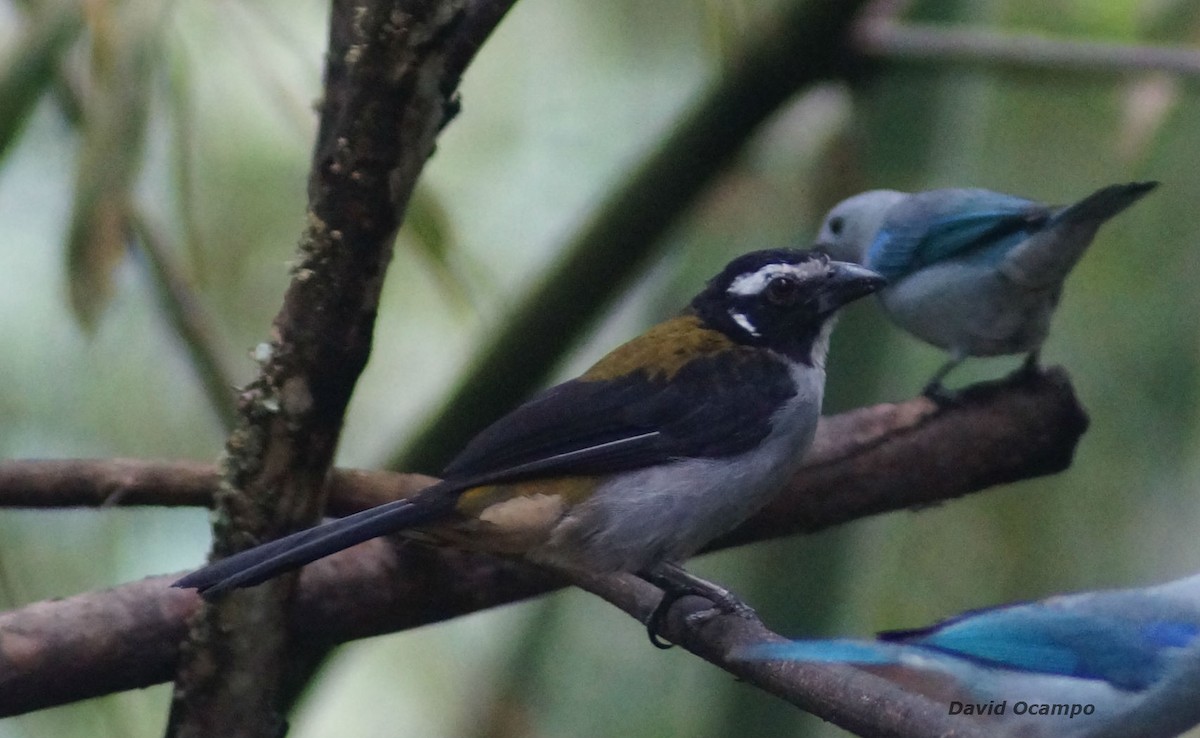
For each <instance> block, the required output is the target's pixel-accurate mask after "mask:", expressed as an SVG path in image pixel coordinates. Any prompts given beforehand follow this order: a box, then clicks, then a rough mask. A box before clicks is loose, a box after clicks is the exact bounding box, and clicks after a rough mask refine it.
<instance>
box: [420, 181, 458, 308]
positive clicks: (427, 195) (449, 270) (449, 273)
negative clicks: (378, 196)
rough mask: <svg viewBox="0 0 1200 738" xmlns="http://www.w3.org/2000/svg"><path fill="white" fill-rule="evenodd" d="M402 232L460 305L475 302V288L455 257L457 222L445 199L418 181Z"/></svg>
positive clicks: (448, 295)
mask: <svg viewBox="0 0 1200 738" xmlns="http://www.w3.org/2000/svg"><path fill="white" fill-rule="evenodd" d="M402 234H403V235H404V236H407V237H408V240H409V242H410V243H411V244H412V245H413V246H414V247H415V248H416V251H417V253H418V254H420V255H421V256H422V257H423V258H424V259H425V261H426V263H427V264H428V265H429V267H430V269H431V270H432V271H433V275H434V277H435V278H436V279H437V280H438V283H439V285H440V286H441V287H442V289H443V290H444V291H445V293H446V296H447V297H448V298H449V299H451V300H453V301H454V302H455V303H457V304H459V305H460V306H467V305H470V304H472V302H473V300H472V297H471V295H472V291H471V289H470V285H468V284H467V281H466V279H465V278H464V277H463V276H462V274H461V273H460V272H459V271H458V269H457V267H456V266H455V264H454V261H453V259H452V258H451V257H452V255H453V254H454V251H455V240H454V233H453V225H452V223H451V218H450V214H449V213H448V212H447V211H446V208H445V207H444V206H443V205H442V201H441V199H440V198H439V197H438V196H437V195H436V194H434V193H433V191H432V190H430V189H429V187H428V186H425V185H422V184H418V185H417V189H416V191H415V192H413V196H412V199H411V200H409V203H408V209H407V210H406V212H405V214H404V226H403V230H402Z"/></svg>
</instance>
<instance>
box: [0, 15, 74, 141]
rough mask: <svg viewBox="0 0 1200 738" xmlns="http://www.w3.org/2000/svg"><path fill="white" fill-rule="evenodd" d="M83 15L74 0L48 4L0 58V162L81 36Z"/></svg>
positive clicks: (31, 19)
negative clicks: (3, 56)
mask: <svg viewBox="0 0 1200 738" xmlns="http://www.w3.org/2000/svg"><path fill="white" fill-rule="evenodd" d="M82 27H83V17H82V15H81V14H80V9H79V7H78V6H77V5H76V4H75V3H73V2H59V3H52V4H49V5H47V6H46V7H45V8H44V9H43V10H42V11H41V12H39V13H37V14H35V15H34V17H32V18H30V20H29V24H28V27H27V28H26V29H25V33H24V34H23V35H22V36H21V38H20V39H19V40H18V41H17V43H16V45H15V46H14V47H13V48H12V49H11V50H10V53H9V54H7V55H6V58H5V59H4V60H3V61H0V100H3V101H4V105H3V106H2V107H0V161H2V160H3V158H4V154H5V153H6V152H7V151H8V147H9V146H10V145H11V144H12V142H13V141H15V140H16V138H17V135H18V134H19V133H20V132H21V128H22V126H24V124H25V120H26V119H27V118H28V117H29V114H30V113H31V112H32V111H33V107H34V105H36V104H37V101H38V100H39V99H41V97H42V95H43V94H44V93H45V92H46V90H47V88H48V87H50V86H51V85H52V84H53V82H54V78H55V67H56V66H57V64H58V61H59V59H60V58H61V57H62V55H63V54H64V52H65V51H66V50H67V48H68V47H70V45H71V44H72V43H73V42H74V41H75V39H76V38H77V37H78V36H79V32H80V29H82Z"/></svg>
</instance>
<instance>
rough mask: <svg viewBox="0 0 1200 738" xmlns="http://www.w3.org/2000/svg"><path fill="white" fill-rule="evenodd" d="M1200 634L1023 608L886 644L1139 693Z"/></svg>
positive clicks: (1175, 624)
mask: <svg viewBox="0 0 1200 738" xmlns="http://www.w3.org/2000/svg"><path fill="white" fill-rule="evenodd" d="M1198 634H1200V628H1198V627H1197V625H1196V624H1195V623H1191V622H1179V621H1153V622H1138V621H1132V620H1128V619H1124V618H1118V617H1115V616H1102V615H1096V614H1084V613H1078V612H1072V611H1069V610H1061V609H1054V608H1048V607H1045V606H1041V605H1022V606H1017V607H1006V608H1000V609H996V610H989V611H982V612H977V613H973V614H969V615H968V616H965V617H961V618H956V619H954V620H950V621H947V622H945V623H942V624H940V625H937V626H933V627H931V628H926V629H923V630H917V631H904V632H892V633H885V634H881V636H880V637H881V638H883V639H884V640H886V641H889V642H893V643H903V644H907V645H911V646H918V647H922V648H929V649H932V650H935V651H940V652H942V653H946V654H950V655H954V656H958V657H961V658H966V659H969V660H972V661H976V662H978V663H981V664H986V665H990V666H999V667H1004V668H1009V669H1019V670H1024V671H1031V672H1037V673H1042V674H1058V675H1061V676H1071V677H1078V678H1084V679H1102V680H1104V681H1106V682H1108V683H1110V684H1112V685H1113V686H1115V687H1118V688H1121V689H1127V690H1138V689H1144V688H1146V687H1147V686H1149V685H1151V684H1153V683H1154V682H1155V681H1157V680H1158V679H1159V678H1161V677H1162V675H1163V673H1164V671H1165V669H1166V667H1167V664H1168V660H1169V655H1168V653H1167V652H1166V651H1165V649H1168V648H1172V647H1175V648H1178V647H1183V646H1186V645H1188V644H1190V643H1191V642H1192V641H1193V640H1194V639H1195V638H1196V636H1197V635H1198Z"/></svg>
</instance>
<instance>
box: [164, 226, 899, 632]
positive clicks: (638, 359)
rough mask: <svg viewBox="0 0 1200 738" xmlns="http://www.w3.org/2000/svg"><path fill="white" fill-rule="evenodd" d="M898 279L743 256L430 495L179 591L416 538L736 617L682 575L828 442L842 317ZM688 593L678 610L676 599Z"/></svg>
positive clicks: (493, 430) (462, 460) (496, 434)
mask: <svg viewBox="0 0 1200 738" xmlns="http://www.w3.org/2000/svg"><path fill="white" fill-rule="evenodd" d="M883 282H884V280H883V279H882V278H881V277H880V276H879V275H877V274H875V273H874V272H872V271H869V270H867V269H865V268H863V267H861V266H858V265H855V264H843V263H839V262H836V261H830V260H829V259H828V257H826V256H824V255H821V254H813V253H811V252H807V251H799V250H775V251H758V252H754V253H750V254H746V255H744V256H742V257H739V258H737V259H735V260H733V262H731V263H730V264H729V265H728V266H726V267H725V269H724V271H722V272H721V273H720V274H718V275H717V276H716V277H714V278H713V279H712V280H711V281H709V283H708V286H707V287H706V288H705V289H704V291H703V292H701V293H700V294H699V295H697V296H696V298H695V299H694V300H692V302H691V305H690V306H689V308H688V309H687V310H685V311H684V312H683V314H682V315H680V316H679V317H676V318H673V319H671V320H668V321H666V322H664V323H660V324H659V325H656V326H654V327H653V328H651V329H650V330H649V331H647V332H646V333H644V334H643V335H641V336H639V337H638V338H635V339H633V340H632V341H630V342H628V343H626V344H625V345H623V346H621V347H619V348H617V349H616V350H615V351H613V352H612V353H610V354H608V355H607V356H605V357H604V358H603V359H601V360H600V361H599V362H598V363H597V364H596V365H595V366H593V367H592V368H591V369H589V370H588V371H587V372H585V373H584V374H583V375H582V376H580V377H578V378H577V379H573V380H571V381H568V382H564V383H563V384H560V385H558V386H555V387H551V388H550V389H548V390H545V391H544V392H542V393H541V394H539V395H537V396H535V397H534V398H533V399H531V400H529V401H528V402H526V403H525V404H523V405H521V406H520V407H518V408H516V409H515V410H513V411H512V412H511V413H509V414H508V415H506V416H504V417H503V418H501V419H500V420H498V421H496V422H495V423H493V424H492V425H491V426H489V427H488V428H486V429H485V430H484V431H483V432H481V433H480V434H479V435H478V436H476V437H475V438H474V440H472V441H471V442H470V443H469V444H467V446H466V448H465V449H463V451H462V453H460V454H459V455H458V457H457V458H455V459H454V460H453V461H452V462H451V463H450V465H449V466H447V467H446V469H445V472H444V478H443V481H441V482H439V483H437V484H434V485H432V486H430V487H428V488H426V489H425V490H422V491H421V492H420V493H418V494H417V495H416V496H414V497H412V498H410V499H406V500H399V501H396V502H391V503H388V504H385V505H381V506H379V507H376V508H372V509H370V510H366V511H363V512H361V513H358V514H355V515H351V516H349V517H346V518H342V519H340V520H336V521H333V522H328V523H325V524H323V525H319V526H317V527H314V528H311V529H309V530H304V531H300V532H298V533H294V534H292V535H289V536H286V537H284V538H281V539H278V540H275V541H272V542H269V543H265V544H263V545H260V546H257V547H255V548H251V549H249V550H246V551H243V552H241V553H238V554H235V555H233V556H230V557H229V558H226V559H222V560H220V561H217V562H215V563H212V564H210V565H209V566H207V567H205V568H203V569H200V570H199V571H196V572H194V573H192V574H189V575H188V576H185V577H184V578H183V579H181V580H179V581H178V582H177V583H176V586H179V587H194V588H196V589H198V590H199V591H200V592H201V593H202V594H204V595H205V596H206V597H212V596H214V595H216V594H218V593H221V592H225V591H227V590H230V589H233V588H236V587H246V586H250V585H253V584H258V583H260V582H263V581H265V580H267V579H269V578H271V577H273V576H276V575H277V574H280V573H281V572H284V571H287V570H289V569H293V568H296V567H298V566H301V565H303V564H306V563H308V562H310V561H313V560H315V559H318V558H320V557H322V556H326V555H328V554H331V553H333V552H335V551H338V550H341V549H344V548H347V547H349V546H352V545H354V544H356V543H359V542H362V541H365V540H367V539H370V538H374V537H376V536H380V535H384V534H387V533H393V532H396V531H400V530H413V531H414V532H416V533H418V534H419V535H420V536H421V537H422V538H433V539H435V540H438V541H442V542H446V543H450V544H452V545H457V546H460V547H464V548H471V549H478V550H485V551H490V552H496V553H502V554H516V555H522V556H524V557H526V558H527V559H529V560H530V561H533V562H536V563H540V564H544V565H548V566H551V567H558V568H565V569H574V570H584V571H588V572H594V573H596V572H616V571H628V572H635V573H638V574H640V575H642V576H643V577H644V578H646V579H647V580H649V581H652V582H653V583H655V584H657V585H659V586H661V587H663V589H664V591H666V592H667V595H668V596H669V597H664V605H663V606H664V607H665V606H669V603H670V599H673V598H674V597H677V596H679V595H680V594H683V593H696V594H701V595H703V596H705V597H708V598H709V599H710V600H713V601H714V602H715V603H717V604H718V605H720V606H722V607H725V608H726V609H737V607H738V605H739V604H740V603H737V602H736V600H735V599H733V598H732V596H731V595H729V594H728V593H727V592H725V591H724V590H721V589H719V588H717V587H715V585H709V584H708V583H705V582H703V580H698V579H696V578H694V577H691V575H688V574H687V573H686V572H684V571H683V570H682V569H681V568H679V567H678V566H677V565H676V562H679V561H682V560H683V559H685V558H686V557H688V556H689V555H690V554H692V553H695V552H696V551H697V550H698V549H700V547H702V546H703V545H704V544H705V543H707V542H709V541H710V540H712V539H713V538H715V537H716V536H718V535H720V534H721V533H724V532H726V531H728V530H730V529H731V528H733V527H734V526H736V525H737V524H738V523H740V522H742V521H743V520H745V519H746V518H747V517H749V516H750V515H751V514H752V513H754V512H755V511H756V510H758V509H759V508H760V507H762V506H763V505H764V504H765V503H766V502H767V501H768V500H769V499H770V498H771V497H772V496H773V495H774V494H775V493H776V492H777V491H778V489H779V488H780V487H781V486H782V485H783V483H784V482H785V481H786V480H787V479H788V477H789V476H790V475H791V474H792V473H793V472H794V471H795V470H796V469H797V467H798V465H799V463H800V461H801V458H802V457H803V455H804V452H805V450H806V449H807V448H808V446H809V444H810V443H811V442H812V438H813V433H814V430H815V429H816V425H817V418H818V416H819V414H820V410H821V397H822V393H823V391H824V385H825V356H826V351H827V350H828V345H829V333H830V330H831V328H832V325H833V320H832V319H833V317H834V313H835V312H836V311H837V309H838V308H839V307H841V306H842V305H844V304H845V303H847V302H850V301H851V300H854V299H857V298H859V297H862V296H864V295H867V294H869V293H871V292H873V291H874V290H876V289H878V288H879V287H880V286H881V285H882V284H883ZM669 598H670V599H669Z"/></svg>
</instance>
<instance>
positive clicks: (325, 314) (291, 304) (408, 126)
mask: <svg viewBox="0 0 1200 738" xmlns="http://www.w3.org/2000/svg"><path fill="white" fill-rule="evenodd" d="M510 4H511V0H508V1H505V0H497V1H496V2H490V3H484V2H483V0H478V1H476V2H468V0H335V1H334V2H333V4H332V11H331V19H330V33H329V49H328V53H327V55H326V67H325V99H324V101H323V104H322V107H321V121H320V126H319V130H318V134H317V141H316V145H315V147H314V153H313V163H312V170H311V174H310V177H309V209H308V227H307V230H306V231H305V233H304V235H303V236H302V238H301V241H300V247H299V250H300V256H299V259H298V260H297V265H296V267H295V269H294V272H293V279H292V282H291V284H290V285H289V287H288V290H287V292H286V294H285V295H284V301H283V306H282V307H281V309H280V311H279V313H278V314H277V315H276V317H275V321H274V324H273V330H272V337H271V341H270V342H269V344H268V346H267V348H268V350H266V351H265V352H264V353H265V355H266V356H265V360H264V361H263V365H262V367H261V370H260V372H259V376H258V377H257V378H256V379H255V380H254V381H253V382H252V383H251V384H250V385H249V386H248V387H247V388H246V389H245V390H243V391H242V393H241V395H240V397H239V407H238V415H239V424H238V426H237V428H236V429H235V430H234V432H233V433H232V434H231V435H230V437H229V440H228V442H227V444H226V455H225V459H224V464H223V468H222V473H221V477H222V480H221V486H220V488H219V491H218V493H217V495H216V508H217V511H218V518H217V523H216V524H215V526H214V545H213V550H214V552H215V553H216V554H217V555H222V556H223V555H228V554H230V553H232V552H234V551H237V550H240V549H242V548H245V547H246V546H247V545H250V544H252V543H253V542H254V541H256V540H261V539H262V538H265V537H273V536H275V535H277V534H279V533H282V532H284V531H287V530H291V529H294V528H297V527H303V526H304V525H308V524H310V523H312V522H313V521H315V519H316V518H317V517H318V516H319V514H320V512H321V510H322V509H323V508H324V505H325V499H324V489H325V481H326V478H327V476H328V473H329V467H330V463H331V461H332V459H333V454H334V451H335V449H336V447H337V442H338V437H339V435H340V432H341V425H342V418H343V415H344V412H345V408H346V405H347V403H348V402H349V399H350V395H351V393H352V391H353V389H354V385H355V383H356V381H357V380H358V376H359V374H360V373H361V371H362V369H363V367H364V366H365V364H366V362H367V358H368V356H369V354H370V349H371V335H372V332H373V330H374V323H375V313H376V309H377V306H378V302H379V295H380V290H381V288H382V284H383V279H384V275H385V272H386V269H387V265H388V263H389V262H390V260H391V257H392V242H393V239H394V237H395V233H396V230H397V228H398V227H399V224H400V222H401V220H402V218H403V214H404V211H405V208H406V207H407V204H408V200H409V198H410V196H411V194H412V191H413V187H414V186H415V184H416V180H417V177H418V176H419V174H420V172H421V170H422V169H423V168H424V166H425V162H426V160H427V159H428V158H429V156H430V155H431V154H432V152H433V148H434V140H435V139H436V137H437V134H438V132H439V131H440V130H441V128H442V127H443V126H444V125H445V123H446V121H447V120H448V119H449V117H451V116H452V114H453V109H454V107H453V106H454V99H453V98H454V95H455V88H456V86H457V84H458V80H459V78H460V76H461V74H462V71H463V68H464V67H465V65H466V64H467V63H468V62H469V60H470V58H471V57H472V55H473V54H474V51H475V50H476V49H477V48H478V45H479V43H481V42H482V39H483V38H485V37H486V35H487V33H488V32H489V31H490V27H485V26H484V25H483V24H481V23H479V22H476V21H475V19H473V18H472V17H471V11H475V12H477V13H478V12H483V11H484V10H486V11H487V15H486V16H485V21H486V22H490V23H492V24H493V25H494V23H495V22H498V21H499V19H500V17H501V16H502V15H503V12H504V10H505V9H507V7H508V6H509V5H510ZM462 28H466V29H468V34H467V36H466V37H465V38H460V37H459V36H458V35H457V34H458V33H459V30H460V29H462ZM294 583H295V579H294V577H283V578H281V579H279V580H276V581H273V582H271V583H270V584H268V585H266V586H263V587H259V588H255V589H254V590H251V591H247V592H244V593H238V594H236V595H234V596H231V597H228V598H225V599H223V600H222V601H221V602H220V603H218V604H215V605H213V606H210V607H203V608H201V609H200V611H199V612H198V613H197V615H196V617H195V618H194V619H193V622H192V627H191V629H190V631H189V635H188V642H187V644H186V645H185V647H184V649H183V650H182V652H181V658H180V659H179V667H178V672H177V675H176V689H175V694H174V697H175V699H174V701H173V704H172V710H171V718H170V721H169V724H168V730H167V733H168V735H169V736H175V737H176V738H180V737H191V736H211V735H221V736H234V737H236V736H245V737H246V738H257V737H259V736H274V735H277V734H278V733H279V730H280V725H281V723H280V721H281V718H280V717H279V715H278V712H277V711H278V705H279V703H280V699H281V694H282V692H281V682H282V680H283V676H284V673H285V672H286V671H287V669H288V659H289V651H290V649H289V644H288V642H287V641H288V631H287V623H286V614H287V603H288V601H289V599H290V598H291V594H292V589H293V586H294Z"/></svg>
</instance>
